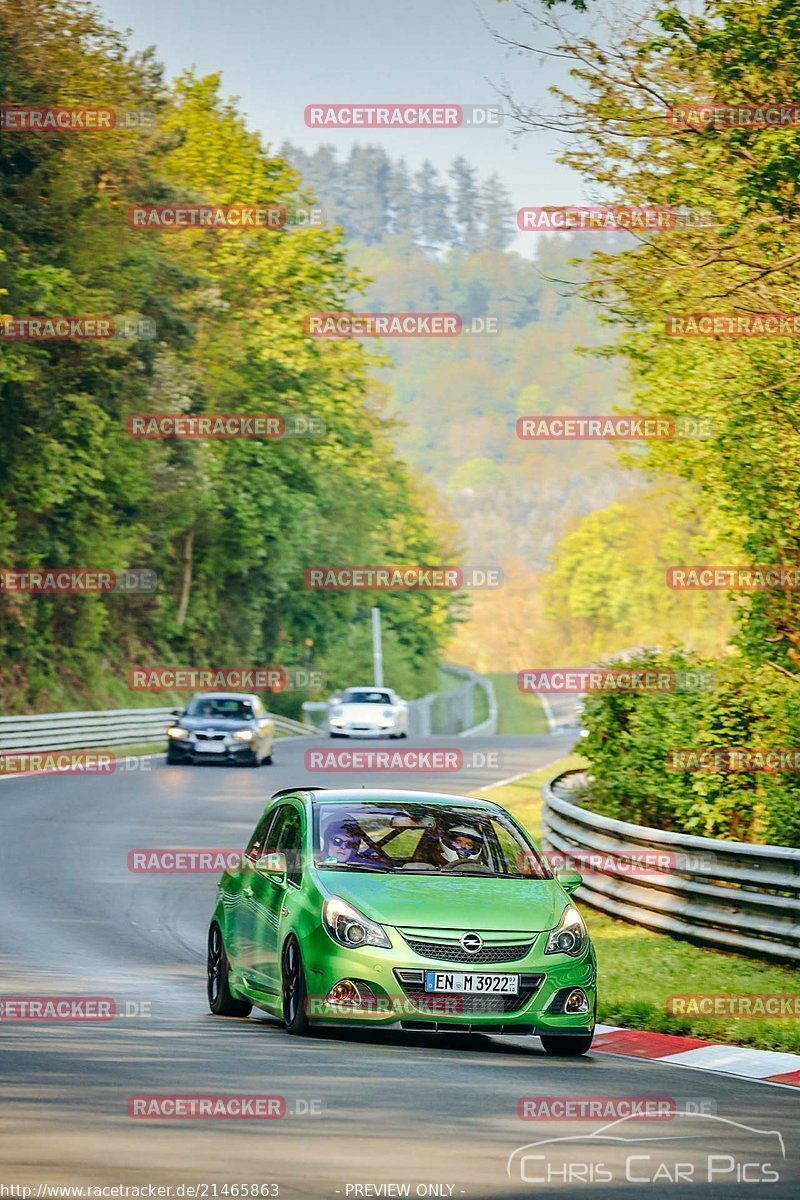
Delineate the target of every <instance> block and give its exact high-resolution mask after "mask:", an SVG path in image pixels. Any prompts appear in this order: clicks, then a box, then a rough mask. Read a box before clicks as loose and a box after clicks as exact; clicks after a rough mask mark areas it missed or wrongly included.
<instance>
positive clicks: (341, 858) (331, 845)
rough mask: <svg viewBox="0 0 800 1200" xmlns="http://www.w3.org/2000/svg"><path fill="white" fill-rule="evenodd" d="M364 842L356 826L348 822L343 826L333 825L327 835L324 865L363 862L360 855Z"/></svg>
mask: <svg viewBox="0 0 800 1200" xmlns="http://www.w3.org/2000/svg"><path fill="white" fill-rule="evenodd" d="M362 840H363V839H362V837H361V834H360V833H359V832H358V830H357V829H356V827H355V826H354V825H351V824H349V823H347V822H345V823H344V824H343V825H333V826H332V827H331V828H330V829H329V830H328V832H327V833H326V835H325V853H324V855H323V864H324V863H348V862H357V861H363V857H362V855H361V854H359V850H360V849H361V843H362Z"/></svg>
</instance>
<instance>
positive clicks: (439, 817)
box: [314, 800, 553, 879]
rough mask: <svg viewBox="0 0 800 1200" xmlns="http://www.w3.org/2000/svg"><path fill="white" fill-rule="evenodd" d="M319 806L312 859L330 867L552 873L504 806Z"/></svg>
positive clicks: (529, 874)
mask: <svg viewBox="0 0 800 1200" xmlns="http://www.w3.org/2000/svg"><path fill="white" fill-rule="evenodd" d="M314 811H315V825H314V858H315V862H316V865H317V866H318V867H323V868H325V869H330V870H342V871H375V872H389V871H391V872H395V871H402V872H403V873H404V874H406V873H408V874H419V875H423V874H424V875H432V874H447V875H490V876H495V877H499V876H505V877H513V878H516V879H521V878H527V879H530V878H534V879H552V878H553V874H552V871H551V870H550V867H549V866H548V864H547V862H546V861H545V859H543V858H542V856H541V855H540V854H539V852H538V851H537V850H535V849H534V848H533V846H532V845H530V843H528V842H527V841H526V840H525V839H524V838H523V836H522V834H521V833H520V831H519V830H518V829H517V828H516V826H515V825H514V824H513V822H512V821H511V820H510V819H509V818H508V817H507V816H506V815H505V813H502V812H492V811H490V810H489V809H487V808H479V807H477V806H475V807H471V806H468V805H447V804H414V803H411V804H398V803H396V802H391V803H389V802H383V803H382V802H379V801H378V802H376V801H369V800H363V801H353V802H352V803H342V802H338V803H327V804H326V803H325V802H324V801H323V802H322V803H320V804H318V805H316V806H315V810H314Z"/></svg>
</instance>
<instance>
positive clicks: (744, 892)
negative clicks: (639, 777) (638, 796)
mask: <svg viewBox="0 0 800 1200" xmlns="http://www.w3.org/2000/svg"><path fill="white" fill-rule="evenodd" d="M582 778H583V777H582V775H581V772H578V771H566V772H564V773H563V774H562V775H558V776H556V778H555V779H552V780H551V781H550V782H549V783H548V784H546V785H545V786H544V787H543V788H542V795H543V798H544V807H543V835H542V845H543V846H544V848H545V849H547V850H553V851H557V852H560V853H563V854H565V855H569V854H573V855H575V854H577V853H580V854H587V853H593V854H599V855H601V856H604V862H603V872H602V873H598V872H596V871H591V872H589V873H588V874H584V882H583V884H582V885H581V887H580V888H579V889H578V892H577V898H578V899H579V900H584V901H585V902H586V903H587V904H590V905H592V907H594V908H598V909H601V910H602V911H603V912H605V913H608V914H609V915H610V916H612V917H620V918H621V919H622V920H625V921H631V922H633V923H635V924H637V925H645V926H647V927H648V928H649V929H657V930H659V931H661V932H662V933H669V934H672V935H676V936H679V937H685V938H689V939H690V940H691V941H694V942H700V943H702V944H703V945H707V946H715V947H717V948H719V949H722V950H737V951H740V952H741V953H746V954H755V955H759V956H764V957H767V958H777V959H783V960H792V961H794V962H798V961H800V850H794V849H790V848H788V847H785V846H759V845H750V844H748V843H747V842H727V841H718V840H717V839H716V838H706V837H693V836H690V835H688V834H681V833H671V832H668V831H666V830H661V829H649V828H647V827H646V826H643V825H632V824H630V823H629V822H627V821H618V820H614V819H612V818H611V817H602V816H600V815H598V814H597V813H593V812H590V811H589V810H588V809H587V808H584V807H582V806H581V805H579V804H575V803H574V800H573V799H568V798H567V797H568V796H569V795H570V791H571V790H572V789H573V788H574V786H575V784H576V783H578V782H580V781H581V779H582ZM644 850H649V851H656V852H662V853H667V854H671V855H674V856H679V863H678V868H675V867H673V868H671V869H670V870H669V871H655V870H653V871H651V872H648V873H646V874H645V873H643V872H637V871H633V872H631V873H628V872H626V871H625V869H624V866H620V869H619V870H607V869H606V868H607V867H608V860H611V862H612V863H613V864H614V865H615V864H616V862H617V860H619V861H620V863H621V864H624V861H625V860H626V859H627V860H630V859H631V858H632V857H633V856H635V855H637V854H641V852H642V851H644ZM606 856H607V857H606ZM681 868H682V869H681ZM576 869H578V870H580V867H579V866H578V867H577V868H576ZM582 873H583V872H582Z"/></svg>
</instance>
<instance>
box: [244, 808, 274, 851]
mask: <svg viewBox="0 0 800 1200" xmlns="http://www.w3.org/2000/svg"><path fill="white" fill-rule="evenodd" d="M281 811H282V809H280V808H279V809H277V810H276V809H274V808H273V809H270V811H269V812H265V813H264V815H263V817H262V818H261V820H260V821H259V822H258V824H257V825H256V827H255V829H254V830H253V835H252V837H251V838H250V841H249V842H248V843H247V853H248V854H251V855H253V856H255V855H257V854H260V853H261V851H262V850H263V849H264V847H265V846H266V845H267V840H268V834H269V833H270V832H271V830H272V828H273V826H274V822H275V820H276V818H277V817H279V816H280V814H281Z"/></svg>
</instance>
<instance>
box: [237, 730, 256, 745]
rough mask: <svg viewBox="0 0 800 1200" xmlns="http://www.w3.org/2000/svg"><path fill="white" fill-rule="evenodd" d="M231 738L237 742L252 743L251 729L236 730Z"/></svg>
mask: <svg viewBox="0 0 800 1200" xmlns="http://www.w3.org/2000/svg"><path fill="white" fill-rule="evenodd" d="M233 736H234V737H235V738H236V740H237V742H252V740H253V731H252V729H237V730H235V732H234V735H233Z"/></svg>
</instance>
